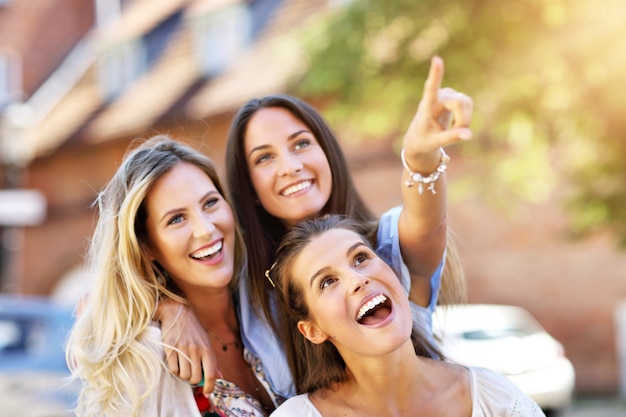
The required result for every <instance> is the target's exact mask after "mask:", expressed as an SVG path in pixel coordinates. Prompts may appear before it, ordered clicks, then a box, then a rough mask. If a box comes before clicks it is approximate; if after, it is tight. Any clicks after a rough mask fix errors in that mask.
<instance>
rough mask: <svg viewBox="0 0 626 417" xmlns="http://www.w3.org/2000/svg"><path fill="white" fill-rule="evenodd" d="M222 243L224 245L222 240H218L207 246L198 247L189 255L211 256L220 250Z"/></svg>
mask: <svg viewBox="0 0 626 417" xmlns="http://www.w3.org/2000/svg"><path fill="white" fill-rule="evenodd" d="M223 245H224V241H223V240H220V241H219V242H216V243H215V244H214V245H212V246H209V247H208V248H204V249H200V250H198V251H196V252H194V253H192V254H191V255H190V256H191V257H192V258H193V259H205V258H211V257H213V256H215V255H216V254H218V253H219V252H220V251H221V250H222V246H223Z"/></svg>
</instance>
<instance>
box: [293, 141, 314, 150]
mask: <svg viewBox="0 0 626 417" xmlns="http://www.w3.org/2000/svg"><path fill="white" fill-rule="evenodd" d="M310 144H311V141H310V140H309V139H300V140H298V141H297V142H296V143H295V145H294V149H295V150H300V149H304V148H308V147H309V145H310Z"/></svg>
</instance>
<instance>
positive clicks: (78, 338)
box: [66, 135, 244, 416]
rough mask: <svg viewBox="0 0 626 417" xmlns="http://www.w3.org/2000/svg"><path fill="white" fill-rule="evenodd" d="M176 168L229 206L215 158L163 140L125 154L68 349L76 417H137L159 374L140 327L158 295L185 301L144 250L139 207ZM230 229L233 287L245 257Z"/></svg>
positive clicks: (106, 199) (104, 203)
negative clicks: (206, 183) (194, 172)
mask: <svg viewBox="0 0 626 417" xmlns="http://www.w3.org/2000/svg"><path fill="white" fill-rule="evenodd" d="M180 163H189V164H193V165H194V166H196V167H198V168H200V169H202V170H203V171H204V172H205V173H206V174H207V175H208V177H209V178H210V179H211V180H212V181H213V183H214V185H215V187H216V188H217V190H218V191H219V192H220V193H221V194H222V196H224V198H225V199H226V201H227V202H228V203H229V205H230V200H229V198H228V196H227V195H226V194H225V189H224V188H223V187H222V183H221V181H220V178H219V175H218V170H217V167H216V165H215V164H214V163H213V161H211V159H210V158H208V157H207V156H205V155H203V154H202V153H200V152H198V151H196V150H194V149H193V148H191V147H190V146H187V145H183V144H182V143H180V142H177V141H175V140H173V139H171V138H170V137H168V136H166V135H157V136H155V137H153V138H151V139H148V140H147V141H145V142H143V143H142V144H141V145H139V146H138V147H136V148H135V149H132V150H130V151H129V152H128V153H127V155H126V157H125V158H124V161H123V162H122V164H121V166H120V167H119V169H118V170H117V172H116V173H115V175H114V176H113V178H112V179H111V181H110V182H109V183H108V184H107V185H106V186H105V187H104V189H103V190H102V191H101V192H100V193H99V195H98V197H97V199H96V203H95V204H97V207H98V209H99V219H98V223H97V225H96V228H95V231H94V233H93V237H92V241H91V245H90V247H89V252H88V254H87V262H88V264H89V265H90V270H91V271H92V272H93V273H94V274H95V282H94V283H93V286H92V288H91V291H90V293H89V299H88V302H86V303H85V304H84V307H83V310H82V312H81V314H80V315H79V317H78V318H77V320H76V322H75V324H74V327H73V329H72V331H71V333H70V336H69V339H68V343H67V351H66V353H67V361H68V365H69V367H70V369H71V371H72V375H73V377H75V378H78V379H80V380H81V381H82V386H83V389H82V391H81V394H80V397H79V401H78V404H77V408H76V414H77V415H78V416H111V415H124V416H139V415H141V407H142V405H143V402H144V401H145V399H146V398H147V397H148V395H149V394H150V393H151V391H152V390H154V389H155V388H156V383H157V382H158V376H159V375H160V372H162V371H163V370H164V369H161V367H164V366H165V365H164V360H163V357H162V353H161V352H162V347H161V346H160V343H157V344H155V343H147V341H148V339H147V338H146V337H147V334H146V333H147V332H146V330H147V328H148V326H149V325H150V323H151V321H152V320H153V318H152V317H153V313H154V310H155V307H156V304H157V300H158V299H159V298H160V297H162V296H167V297H169V298H173V299H175V300H178V301H179V302H181V303H185V304H186V300H185V298H184V297H183V295H182V293H181V292H180V291H179V290H178V289H177V288H176V287H175V286H173V283H172V280H171V279H168V277H167V272H166V271H164V270H162V269H161V268H160V267H159V266H158V265H156V264H155V263H153V262H151V261H150V258H149V257H148V256H147V253H146V252H145V245H146V242H147V239H148V237H147V233H146V231H145V220H146V210H145V207H144V204H143V202H144V200H145V198H146V196H147V194H148V193H149V191H150V190H151V188H152V186H153V185H154V183H155V182H156V181H157V180H158V179H159V178H160V177H162V176H163V175H164V174H166V173H167V172H169V171H170V170H171V169H172V168H173V167H174V166H176V165H178V164H180ZM230 206H231V207H232V205H230ZM235 232H236V243H235V268H234V271H235V275H234V277H233V280H231V283H230V285H231V288H232V289H234V288H235V286H236V285H237V282H236V278H237V277H238V275H239V272H240V269H241V264H242V262H243V254H244V252H243V251H244V246H243V240H242V237H241V235H240V232H239V228H238V227H235Z"/></svg>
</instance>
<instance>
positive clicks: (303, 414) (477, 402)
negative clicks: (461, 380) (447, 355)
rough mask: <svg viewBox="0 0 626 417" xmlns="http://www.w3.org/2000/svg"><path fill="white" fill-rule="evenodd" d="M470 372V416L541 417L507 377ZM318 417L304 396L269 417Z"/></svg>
mask: <svg viewBox="0 0 626 417" xmlns="http://www.w3.org/2000/svg"><path fill="white" fill-rule="evenodd" d="M466 368H467V369H468V370H469V372H470V392H471V395H472V417H545V414H544V412H543V411H542V410H541V408H539V406H538V405H537V403H536V402H535V401H533V400H532V399H531V398H530V397H528V396H527V395H526V394H524V393H523V392H522V391H520V389H519V388H518V387H517V386H516V385H514V384H513V383H512V382H511V381H510V380H509V379H508V378H506V377H505V376H503V375H500V374H498V373H496V372H494V371H491V370H489V369H485V368H479V367H470V366H468V367H466ZM293 416H298V417H322V415H321V414H320V413H319V411H317V408H315V406H314V405H313V403H312V402H311V400H309V395H308V394H302V395H297V396H295V397H292V398H290V399H288V400H287V401H285V402H284V403H283V404H282V405H281V406H280V407H278V408H277V409H276V411H274V412H273V413H272V414H271V415H270V417H293Z"/></svg>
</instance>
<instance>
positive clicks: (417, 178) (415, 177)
mask: <svg viewBox="0 0 626 417" xmlns="http://www.w3.org/2000/svg"><path fill="white" fill-rule="evenodd" d="M439 151H440V152H441V158H440V159H439V165H437V168H436V169H435V170H434V171H433V172H431V173H430V175H426V176H424V175H422V174H420V173H418V172H413V170H412V169H411V168H409V165H408V164H407V163H406V159H405V158H404V148H402V151H401V152H400V159H402V165H404V169H406V170H407V171H408V172H409V179H408V180H406V181H405V182H404V183H405V184H406V186H407V187H413V185H415V183H417V184H418V188H417V191H419V193H420V194H422V193H423V192H424V184H427V185H428V187H427V189H428V190H430V192H431V193H433V194H437V191H435V182H436V181H437V180H438V179H439V176H441V174H442V173H443V172H446V169H447V168H448V162H450V157H449V156H448V155H447V154H446V153H445V151H444V150H443V148H439Z"/></svg>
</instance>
